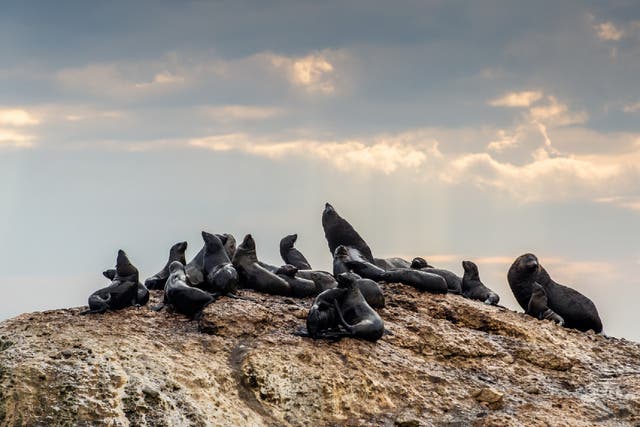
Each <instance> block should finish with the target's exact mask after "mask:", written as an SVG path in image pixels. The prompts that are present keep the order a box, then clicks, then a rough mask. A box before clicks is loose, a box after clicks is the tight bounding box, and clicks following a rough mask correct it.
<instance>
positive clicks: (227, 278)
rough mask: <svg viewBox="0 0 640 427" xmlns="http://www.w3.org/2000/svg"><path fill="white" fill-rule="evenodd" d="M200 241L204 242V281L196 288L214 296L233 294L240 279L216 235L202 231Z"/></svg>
mask: <svg viewBox="0 0 640 427" xmlns="http://www.w3.org/2000/svg"><path fill="white" fill-rule="evenodd" d="M202 239H203V240H204V254H203V258H202V267H203V272H204V281H203V282H202V283H200V284H198V285H197V286H196V287H198V288H200V289H202V290H204V291H207V292H210V293H212V294H215V295H228V294H233V293H234V292H235V291H236V289H237V288H238V282H239V280H240V279H239V276H238V272H237V271H236V269H235V268H234V267H233V265H232V264H231V260H230V259H229V256H228V255H227V251H226V249H225V247H224V246H223V244H222V242H221V241H220V239H219V237H218V235H215V234H211V233H207V232H206V231H203V232H202Z"/></svg>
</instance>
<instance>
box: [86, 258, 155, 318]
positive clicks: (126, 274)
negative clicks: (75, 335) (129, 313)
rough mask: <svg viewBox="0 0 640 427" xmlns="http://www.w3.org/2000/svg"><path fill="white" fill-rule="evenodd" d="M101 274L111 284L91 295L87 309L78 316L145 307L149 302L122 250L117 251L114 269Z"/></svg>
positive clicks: (147, 294)
mask: <svg viewBox="0 0 640 427" xmlns="http://www.w3.org/2000/svg"><path fill="white" fill-rule="evenodd" d="M102 274H103V275H104V276H105V277H106V278H108V279H111V284H110V285H109V286H107V287H105V288H102V289H98V290H97V291H95V292H94V293H92V294H91V295H90V296H89V300H88V305H89V309H88V310H85V311H82V312H81V313H80V314H82V315H84V314H93V313H104V312H105V311H107V310H111V311H116V310H121V309H123V308H126V307H131V306H141V305H145V304H146V303H147V302H148V301H149V291H148V290H147V288H146V287H145V286H144V285H143V284H142V283H139V281H138V269H137V268H135V267H134V266H133V264H131V262H130V261H129V258H128V257H127V254H126V253H125V252H124V251H123V250H122V249H120V250H119V251H118V256H117V259H116V268H115V269H109V270H105V271H104V272H103V273H102Z"/></svg>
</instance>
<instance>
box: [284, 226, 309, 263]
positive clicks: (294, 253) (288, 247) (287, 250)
mask: <svg viewBox="0 0 640 427" xmlns="http://www.w3.org/2000/svg"><path fill="white" fill-rule="evenodd" d="M296 240H298V235H297V234H290V235H288V236H285V237H283V238H282V240H280V256H281V257H282V260H283V261H284V262H285V264H290V265H293V266H295V267H297V268H298V270H311V264H309V261H307V259H306V258H305V256H304V255H302V252H300V251H299V250H298V249H296V248H294V247H293V245H294V244H295V243H296Z"/></svg>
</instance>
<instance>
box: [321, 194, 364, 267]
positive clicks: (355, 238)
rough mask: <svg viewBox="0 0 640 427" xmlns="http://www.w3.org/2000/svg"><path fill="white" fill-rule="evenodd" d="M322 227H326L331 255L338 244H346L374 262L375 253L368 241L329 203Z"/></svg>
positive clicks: (326, 206) (325, 232)
mask: <svg viewBox="0 0 640 427" xmlns="http://www.w3.org/2000/svg"><path fill="white" fill-rule="evenodd" d="M322 228H323V229H324V235H325V237H326V238H327V243H328V244H329V251H331V255H333V254H334V253H335V251H336V248H337V247H338V246H340V245H344V246H347V247H351V248H353V249H356V250H357V251H358V252H360V253H361V254H362V256H363V257H364V259H365V260H367V261H369V262H371V263H373V255H372V254H371V249H370V248H369V246H368V245H367V243H366V242H365V241H364V239H363V238H362V237H360V235H359V234H358V233H357V232H356V230H355V229H354V228H353V227H352V226H351V224H349V223H348V222H347V220H345V219H344V218H342V217H341V216H340V215H338V212H336V210H335V209H334V208H333V206H331V205H330V204H329V203H326V204H325V205H324V211H323V212H322ZM352 258H353V256H352Z"/></svg>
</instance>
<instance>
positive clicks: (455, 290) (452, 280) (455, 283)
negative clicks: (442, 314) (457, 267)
mask: <svg viewBox="0 0 640 427" xmlns="http://www.w3.org/2000/svg"><path fill="white" fill-rule="evenodd" d="M410 268H413V269H416V270H422V271H426V272H427V273H433V274H437V275H438V276H440V277H442V278H443V279H444V280H445V281H446V282H447V289H448V292H449V293H450V294H460V293H462V277H460V276H458V275H457V274H456V273H454V272H453V271H449V270H445V269H443V268H435V267H433V266H430V265H429V264H428V263H427V261H426V260H425V259H424V258H420V257H417V258H414V259H413V260H412V261H411V265H410Z"/></svg>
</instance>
